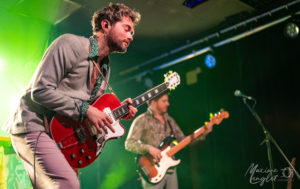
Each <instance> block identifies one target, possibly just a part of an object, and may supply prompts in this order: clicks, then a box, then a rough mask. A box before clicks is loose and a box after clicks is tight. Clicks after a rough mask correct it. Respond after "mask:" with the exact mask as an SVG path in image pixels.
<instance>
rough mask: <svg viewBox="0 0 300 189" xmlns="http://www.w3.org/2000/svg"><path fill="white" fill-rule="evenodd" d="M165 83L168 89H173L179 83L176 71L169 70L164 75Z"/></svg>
mask: <svg viewBox="0 0 300 189" xmlns="http://www.w3.org/2000/svg"><path fill="white" fill-rule="evenodd" d="M164 76H165V82H164V83H165V84H166V85H167V88H168V89H169V90H173V89H175V88H176V87H177V85H179V84H180V77H179V75H178V73H176V72H172V71H169V72H168V73H166V74H165V75H164Z"/></svg>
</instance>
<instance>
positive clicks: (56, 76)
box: [3, 34, 109, 134]
mask: <svg viewBox="0 0 300 189" xmlns="http://www.w3.org/2000/svg"><path fill="white" fill-rule="evenodd" d="M91 48H92V45H91V40H90V39H88V38H85V37H81V36H76V35H72V34H64V35H62V36H60V37H59V38H57V39H56V40H55V41H54V42H53V43H52V44H51V45H50V46H49V48H48V49H47V51H46V53H45V54H44V56H43V58H42V60H41V62H40V64H39V66H38V68H37V70H36V71H35V73H34V76H33V77H32V79H31V81H30V83H29V85H28V86H27V88H26V91H25V93H24V94H23V96H22V97H21V99H20V102H19V105H18V107H17V110H16V111H15V113H14V114H13V115H12V116H11V117H10V119H9V120H8V121H7V122H6V123H5V125H4V127H3V130H4V131H6V132H8V133H11V134H21V133H28V132H34V131H44V130H45V127H44V121H43V117H44V115H46V116H47V117H48V118H51V117H52V116H53V115H54V114H55V113H58V114H60V115H63V116H65V117H68V118H70V119H72V120H75V121H78V120H79V117H80V107H81V104H82V101H88V100H90V97H91V74H92V72H93V68H94V64H93V63H92V61H91V60H89V59H88V56H89V53H88V51H91ZM106 78H107V80H108V78H109V67H108V70H107V74H106ZM106 87H107V85H106V83H105V82H104V80H102V82H101V86H100V89H99V91H98V92H97V95H96V98H97V97H100V96H101V95H103V94H104V93H105V90H106Z"/></svg>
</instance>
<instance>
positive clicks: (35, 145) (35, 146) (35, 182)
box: [33, 131, 44, 189]
mask: <svg viewBox="0 0 300 189" xmlns="http://www.w3.org/2000/svg"><path fill="white" fill-rule="evenodd" d="M43 132H44V131H41V132H40V134H39V135H38V137H37V139H36V143H35V147H34V155H33V174H34V186H33V188H34V189H36V174H35V155H36V147H37V144H38V141H39V138H40V136H41V134H42V133H43Z"/></svg>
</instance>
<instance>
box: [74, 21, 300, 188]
mask: <svg viewBox="0 0 300 189" xmlns="http://www.w3.org/2000/svg"><path fill="white" fill-rule="evenodd" d="M283 26H284V25H283V24H280V25H277V26H276V27H273V28H270V29H267V30H264V31H262V32H260V33H257V34H255V35H252V36H250V37H247V38H245V39H242V40H240V41H238V42H234V43H231V44H228V45H225V46H222V47H219V48H217V49H215V50H214V55H215V56H216V59H217V64H216V67H215V68H213V69H209V68H207V67H206V66H205V65H204V62H203V58H204V56H198V57H195V58H193V59H191V60H188V61H185V62H183V63H180V64H177V65H175V66H172V67H169V68H167V69H164V70H161V71H157V72H153V73H150V74H148V75H147V76H145V77H144V78H141V80H138V81H135V80H133V81H131V82H126V83H122V84H118V83H116V84H112V87H114V88H115V91H116V93H117V94H118V97H119V98H120V100H123V99H125V98H127V97H136V96H138V95H139V94H141V93H142V92H144V91H146V90H147V89H148V88H147V87H146V85H145V84H144V79H145V78H151V79H152V80H153V83H154V85H157V84H160V83H161V82H162V81H163V74H164V73H166V72H167V71H168V70H173V71H176V72H178V73H179V75H180V76H181V84H180V85H179V86H178V88H177V89H175V90H174V91H172V92H171V95H170V103H171V106H170V108H169V113H170V115H172V116H173V117H174V118H175V119H176V121H177V123H178V124H179V125H180V126H181V128H182V130H183V132H184V133H185V134H186V135H188V134H190V133H192V132H193V131H194V130H196V129H197V128H198V127H200V126H201V125H203V123H204V121H207V120H208V119H209V113H210V112H212V113H214V112H217V111H219V110H220V108H223V109H225V110H226V111H228V112H229V113H230V117H229V118H228V119H225V120H223V122H222V123H221V124H220V125H216V126H215V127H214V130H213V132H212V133H211V134H210V135H209V136H208V137H207V139H206V140H205V141H203V142H198V143H196V144H193V145H191V146H188V147H186V148H185V149H183V150H182V151H181V152H179V153H178V155H177V156H176V157H177V158H180V159H181V160H182V163H181V164H180V165H179V166H178V169H177V170H178V178H179V188H197V189H200V188H205V189H214V188H231V189H233V188H249V189H250V188H251V189H252V188H271V181H270V180H265V182H264V179H267V175H268V170H269V168H268V167H269V164H268V157H267V150H266V145H265V144H263V145H260V143H261V142H262V141H263V140H264V134H263V132H262V129H261V127H260V125H259V124H258V122H257V121H256V120H255V119H254V117H253V116H252V114H251V113H250V112H249V111H248V109H247V107H246V106H245V105H244V104H243V102H242V99H241V98H238V97H235V96H234V95H233V93H234V91H235V90H236V89H239V90H241V91H242V92H243V93H245V94H247V95H250V96H252V97H254V98H256V100H257V105H256V108H255V110H256V111H257V113H258V115H259V116H260V117H261V119H262V122H263V123H264V124H265V126H266V128H267V129H268V130H269V131H270V133H271V134H272V136H273V137H274V139H275V140H276V141H277V143H278V144H279V146H280V147H281V149H282V150H283V151H284V153H285V154H286V155H287V157H288V158H289V159H291V158H292V157H296V158H299V146H300V141H299V138H298V137H299V134H300V129H299V124H300V119H299V118H300V115H299V110H298V108H299V99H298V97H299V94H298V90H297V89H298V88H299V74H298V67H299V66H298V63H299V58H300V53H299V49H300V43H299V38H298V39H294V40H291V39H287V38H285V37H284V35H283ZM112 61H113V59H112ZM193 70H200V73H199V74H197V82H196V83H195V84H192V85H187V84H186V73H188V72H189V71H193ZM112 77H113V76H112ZM249 103H250V104H251V102H249ZM146 108H147V106H146V105H144V106H143V107H142V108H140V109H139V112H138V114H140V113H142V112H144V111H145V110H146ZM130 124H131V122H130V121H129V122H123V125H124V126H125V128H126V129H127V131H128V130H129V127H130ZM127 134H128V133H126V136H127ZM126 136H125V137H123V138H121V139H119V140H114V141H110V142H108V143H107V144H106V145H107V146H106V147H105V149H104V151H103V153H102V155H101V157H100V158H99V159H98V160H97V161H96V162H95V163H94V165H93V166H90V167H87V168H85V169H83V170H81V175H80V178H81V181H82V186H83V187H84V188H97V186H99V185H100V186H101V187H100V188H140V182H138V181H137V178H138V176H137V174H136V173H135V164H134V155H133V154H132V153H130V152H127V151H126V150H125V149H124V141H125V138H126ZM271 148H272V155H273V160H274V169H276V170H277V172H275V173H274V175H275V176H276V175H277V179H276V180H275V186H276V188H286V180H287V179H286V177H285V176H286V175H287V172H285V170H284V168H286V167H288V164H287V163H286V162H285V161H284V158H283V157H282V156H281V155H280V153H279V152H278V150H277V149H276V148H275V146H274V145H273V144H271ZM298 161H299V160H298ZM255 165H257V169H256V170H257V171H263V173H255V174H254V175H252V177H251V173H250V170H248V169H250V168H251V167H255ZM282 169H283V170H282ZM296 169H298V170H299V162H297V161H296ZM251 178H252V182H254V181H256V182H258V183H257V184H251V181H250V180H251ZM255 178H256V179H259V180H255ZM293 180H294V182H293V188H298V187H299V186H300V184H299V181H298V180H297V178H294V179H293ZM260 184H261V186H260Z"/></svg>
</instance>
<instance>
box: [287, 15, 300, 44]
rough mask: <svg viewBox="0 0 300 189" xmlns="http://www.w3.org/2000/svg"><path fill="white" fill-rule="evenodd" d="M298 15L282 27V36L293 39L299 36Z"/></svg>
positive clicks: (299, 19)
mask: <svg viewBox="0 0 300 189" xmlns="http://www.w3.org/2000/svg"><path fill="white" fill-rule="evenodd" d="M299 26H300V15H299V14H298V15H293V16H292V18H291V21H290V22H288V23H287V24H286V25H285V27H284V35H285V36H286V37H288V38H291V39H294V38H296V37H298V36H299V32H300V31H299V30H300V28H299Z"/></svg>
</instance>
